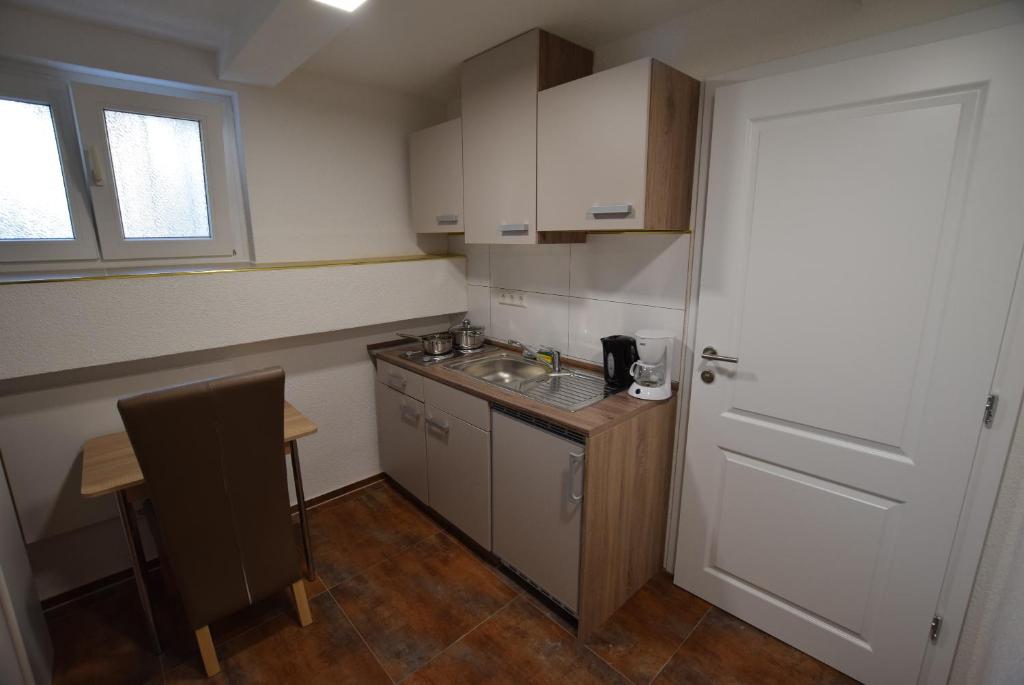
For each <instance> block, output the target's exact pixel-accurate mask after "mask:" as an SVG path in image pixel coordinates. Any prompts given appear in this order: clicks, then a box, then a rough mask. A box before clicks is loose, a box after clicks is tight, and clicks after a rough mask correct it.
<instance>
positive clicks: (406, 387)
mask: <svg viewBox="0 0 1024 685" xmlns="http://www.w3.org/2000/svg"><path fill="white" fill-rule="evenodd" d="M377 380H378V381H380V382H381V383H383V384H384V385H386V386H388V387H391V388H394V389H395V390H397V391H398V392H404V393H405V394H406V395H408V396H409V397H414V398H416V399H417V400H419V401H420V402H422V401H423V376H420V375H419V374H415V373H413V372H411V371H406V370H405V369H402V368H399V367H397V366H395V365H394V364H389V363H387V362H386V361H384V360H383V359H378V360H377Z"/></svg>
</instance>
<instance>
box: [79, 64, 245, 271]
mask: <svg viewBox="0 0 1024 685" xmlns="http://www.w3.org/2000/svg"><path fill="white" fill-rule="evenodd" d="M71 98H72V101H73V103H74V109H75V116H76V120H77V122H78V138H79V144H80V146H81V149H82V151H83V156H84V158H85V168H86V177H87V179H88V181H89V183H88V189H89V192H90V195H91V198H92V207H93V213H94V216H95V219H96V221H95V227H96V234H97V236H98V238H99V248H100V252H101V254H102V257H103V259H104V260H110V261H114V260H147V259H181V258H192V257H194V258H201V257H227V258H231V257H235V256H236V255H237V254H238V250H239V247H240V240H241V239H242V237H243V235H244V230H243V228H244V226H243V222H242V220H241V217H240V216H239V212H238V211H237V208H236V207H235V206H234V204H235V203H233V202H232V188H231V183H230V180H231V175H229V167H228V159H229V157H228V154H229V150H228V148H227V146H226V140H227V136H226V135H225V128H226V123H227V122H228V121H231V119H230V117H229V115H228V112H227V111H226V110H227V106H226V102H221V101H214V100H211V99H205V98H201V97H198V96H195V97H184V96H181V95H169V94H164V93H159V94H158V93H152V92H147V91H142V90H128V89H125V88H120V87H111V86H107V85H97V84H94V83H86V82H74V83H72V84H71ZM225 100H226V99H225ZM108 109H109V110H116V111H121V112H131V113H135V114H143V115H152V116H162V117H172V118H177V119H189V120H192V121H198V122H199V127H200V136H201V141H202V142H201V144H202V152H203V166H204V172H205V180H206V199H207V211H208V216H209V221H210V237H209V238H169V239H160V238H132V239H128V238H125V237H124V233H123V228H122V223H121V212H120V208H119V205H118V198H117V188H116V182H115V179H114V173H113V165H112V163H111V154H110V148H109V142H108V140H107V132H106V125H105V121H104V114H103V113H104V111H105V110H108ZM97 180H101V181H102V184H101V185H97V183H96V181H97Z"/></svg>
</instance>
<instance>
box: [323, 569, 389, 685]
mask: <svg viewBox="0 0 1024 685" xmlns="http://www.w3.org/2000/svg"><path fill="white" fill-rule="evenodd" d="M335 587H337V585H335ZM327 594H328V595H330V597H331V601H332V602H334V606H336V607H338V611H340V612H341V615H342V616H344V617H345V620H346V621H348V624H349V625H350V626H352V630H354V631H355V632H356V635H358V636H359V639H360V640H362V642H363V645H364V646H365V647H366V649H367V651H368V652H370V656H372V657H373V660H374V661H376V662H377V665H378V666H380V670H382V671H383V672H384V675H385V676H386V677H387V679H388V680H390V681H391V682H392V683H393V682H395V679H394V678H392V677H391V674H390V673H388V669H386V668H384V663H383V662H382V661H381V660H380V657H379V656H377V653H376V652H375V651H373V647H371V646H370V643H369V642H367V641H366V638H365V637H363V634H362V633H361V632H360V631H359V628H357V627H356V624H355V622H353V621H352V619H351V618H350V617H349V615H348V613H347V612H346V611H345V608H344V607H343V606H341V602H339V601H338V598H337V597H335V596H334V593H333V592H331V591H330V589H328V590H327Z"/></svg>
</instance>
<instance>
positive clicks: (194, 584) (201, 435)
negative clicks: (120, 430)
mask: <svg viewBox="0 0 1024 685" xmlns="http://www.w3.org/2000/svg"><path fill="white" fill-rule="evenodd" d="M117 408H118V410H119V411H120V412H121V418H122V419H123V420H124V425H125V428H126V429H127V431H128V437H129V438H130V439H131V443H132V448H133V449H134V450H135V455H136V457H137V458H138V460H139V465H140V466H141V467H142V474H143V476H145V479H146V486H147V488H148V489H149V494H150V499H151V500H152V503H153V508H154V510H155V511H156V518H157V521H158V523H159V526H160V532H161V534H162V536H163V539H164V544H165V549H166V551H167V553H168V555H169V556H170V564H171V569H172V570H173V572H174V576H175V579H176V580H177V584H178V587H179V590H180V591H181V595H182V599H183V600H184V604H185V611H186V614H187V616H188V619H189V622H190V623H191V624H192V627H193V628H200V627H202V626H205V625H207V624H209V623H210V622H211V621H212V620H214V619H217V618H220V617H222V616H225V615H227V614H229V613H231V612H234V611H237V610H238V609H241V608H243V607H245V606H247V605H249V604H252V603H254V602H256V601H258V600H259V599H262V598H263V597H266V596H268V595H270V594H272V593H274V592H277V591H279V590H280V589H281V588H282V587H284V586H285V585H288V584H289V583H292V582H294V581H295V580H297V579H298V578H299V577H300V574H301V569H300V566H299V556H298V550H297V549H296V546H295V537H294V534H293V532H292V525H291V515H290V511H289V501H288V484H287V474H286V466H285V459H284V452H283V442H284V418H283V417H284V371H283V370H282V369H280V368H273V369H266V370H263V371H255V372H252V373H246V374H241V375H237V376H228V377H224V378H214V379H210V380H205V381H199V382H196V383H190V384H188V385H182V386H177V387H173V388H167V389H165V390H158V391H156V392H150V393H146V394H144V395H138V396H137V397H131V398H128V399H123V400H121V401H119V402H118V403H117ZM162 561H166V560H162Z"/></svg>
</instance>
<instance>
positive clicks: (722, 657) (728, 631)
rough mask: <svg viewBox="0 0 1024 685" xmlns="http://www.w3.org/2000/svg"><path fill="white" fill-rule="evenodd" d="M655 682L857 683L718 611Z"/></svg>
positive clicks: (823, 684) (685, 644) (702, 625)
mask: <svg viewBox="0 0 1024 685" xmlns="http://www.w3.org/2000/svg"><path fill="white" fill-rule="evenodd" d="M655 682H657V683H666V684H668V683H687V684H691V683H694V684H696V683H701V684H703V683H709V684H710V683H729V684H730V685H740V684H741V683H757V685H775V684H778V685H802V684H804V683H807V684H810V683H814V684H815V685H826V684H828V685H832V684H838V683H844V684H845V683H854V682H856V681H854V680H851V679H850V678H848V677H846V676H845V675H843V674H842V673H840V672H838V671H836V670H835V669H833V668H831V667H829V666H826V665H825V664H823V663H821V662H820V661H817V660H816V659H813V658H812V657H809V656H807V655H806V654H804V653H803V652H801V651H799V650H797V649H794V648H793V647H790V646H789V645H787V644H785V643H783V642H780V641H779V640H776V639H775V638H774V637H772V636H771V635H768V634H767V633H763V632H761V631H760V630H758V629H757V628H754V627H753V626H751V625H748V624H746V623H744V622H743V621H741V620H739V619H738V618H736V617H735V616H732V615H730V614H727V613H726V612H724V611H722V610H721V609H717V608H713V609H712V610H711V611H709V612H708V614H707V616H705V617H704V620H703V621H701V623H700V625H699V626H697V629H696V630H694V631H693V634H692V635H690V637H689V638H688V639H687V640H686V642H684V643H683V646H682V647H681V648H680V649H679V651H678V652H676V655H675V656H673V657H672V660H671V661H670V662H669V663H668V665H667V666H666V667H665V670H664V671H662V673H661V675H660V676H658V679H657V680H656V681H655Z"/></svg>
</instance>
